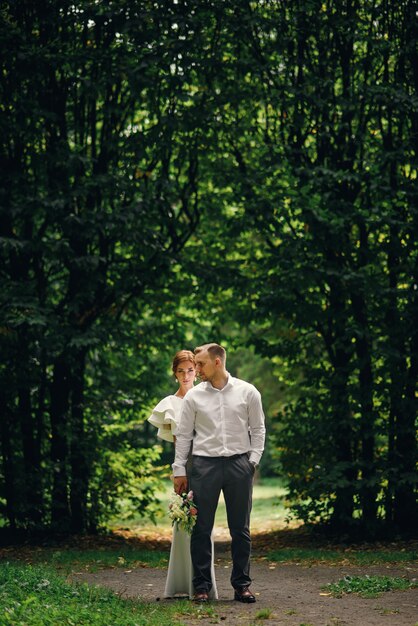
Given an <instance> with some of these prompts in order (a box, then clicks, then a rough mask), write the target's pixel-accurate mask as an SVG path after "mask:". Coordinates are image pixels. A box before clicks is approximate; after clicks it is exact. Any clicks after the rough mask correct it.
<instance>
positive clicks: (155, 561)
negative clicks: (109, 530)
mask: <svg viewBox="0 0 418 626" xmlns="http://www.w3.org/2000/svg"><path fill="white" fill-rule="evenodd" d="M168 556H169V555H168V553H167V552H162V551H160V550H138V549H135V548H129V547H121V548H118V549H117V550H115V549H113V548H103V549H95V550H89V549H84V550H74V549H70V548H68V549H67V548H66V549H65V550H51V549H46V548H44V549H41V550H37V551H34V552H33V555H32V558H31V562H32V563H42V564H49V565H52V566H53V567H54V568H57V569H61V570H64V571H65V572H70V571H71V570H79V569H84V570H88V571H90V572H94V571H97V570H99V569H105V568H110V567H123V568H134V567H166V566H167V563H168Z"/></svg>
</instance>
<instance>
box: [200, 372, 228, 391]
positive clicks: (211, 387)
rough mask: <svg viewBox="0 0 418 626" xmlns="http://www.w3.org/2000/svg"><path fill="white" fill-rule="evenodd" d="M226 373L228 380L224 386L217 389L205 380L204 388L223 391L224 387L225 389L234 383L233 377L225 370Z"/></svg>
mask: <svg viewBox="0 0 418 626" xmlns="http://www.w3.org/2000/svg"><path fill="white" fill-rule="evenodd" d="M227 374H228V380H227V381H226V383H225V386H224V387H222V389H217V388H216V387H214V386H213V385H212V383H210V382H209V381H206V382H205V385H206V389H209V390H212V389H213V391H223V390H224V389H227V388H228V387H232V386H233V385H234V380H235V378H234V377H233V376H231V374H230V373H229V372H227Z"/></svg>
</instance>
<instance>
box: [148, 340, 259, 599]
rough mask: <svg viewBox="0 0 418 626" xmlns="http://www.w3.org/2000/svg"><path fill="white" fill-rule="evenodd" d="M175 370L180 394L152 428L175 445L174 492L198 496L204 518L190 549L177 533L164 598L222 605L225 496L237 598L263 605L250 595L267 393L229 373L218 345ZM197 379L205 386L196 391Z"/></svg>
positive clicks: (179, 358) (182, 360)
mask: <svg viewBox="0 0 418 626" xmlns="http://www.w3.org/2000/svg"><path fill="white" fill-rule="evenodd" d="M172 369H173V372H174V375H175V376H176V379H177V381H178V383H179V389H178V391H177V393H176V394H175V395H172V396H168V397H167V398H164V399H163V400H162V401H161V402H160V403H159V404H158V405H157V406H156V407H155V409H154V411H153V413H152V415H151V416H150V417H149V421H150V422H151V423H152V424H153V425H155V426H157V427H158V429H159V430H158V436H159V437H160V438H162V439H165V440H167V441H174V443H175V459H174V463H173V474H174V490H175V492H176V493H178V494H182V493H184V492H187V491H188V490H189V489H190V490H192V491H193V500H194V502H195V503H196V506H197V509H198V515H197V521H196V524H195V527H194V528H193V532H192V535H191V538H190V543H189V542H188V539H189V538H188V536H187V537H185V534H186V533H185V531H181V530H177V529H176V528H175V529H174V533H173V542H172V547H171V553H170V563H169V568H168V575H167V583H166V588H165V593H164V596H165V597H173V596H174V595H175V594H177V593H185V594H187V595H189V597H193V599H194V600H195V601H197V602H206V601H207V600H208V599H212V598H217V591H216V581H215V577H214V567H213V562H214V554H213V539H212V531H213V525H214V521H215V513H216V508H217V505H218V500H219V496H220V493H221V491H223V494H224V499H225V506H226V512H227V518H228V526H229V532H230V534H231V553H232V563H233V566H232V572H231V584H232V587H233V588H234V599H235V600H238V601H240V602H245V603H251V602H255V597H254V595H253V593H252V592H251V590H250V588H249V587H250V584H251V578H250V553H251V537H250V513H251V506H252V491H253V478H254V472H255V469H256V467H257V465H258V463H259V461H260V458H261V455H262V453H263V450H264V439H265V426H264V414H263V409H262V404H261V396H260V393H259V392H258V391H257V389H256V388H255V387H254V386H253V385H251V384H249V383H247V382H245V381H243V380H240V379H238V378H234V377H233V376H231V375H230V374H229V373H228V371H227V370H226V353H225V350H224V348H222V346H220V345H218V344H216V343H209V344H205V345H203V346H200V347H199V348H196V349H195V351H194V354H193V352H190V351H189V350H181V351H180V352H178V353H177V354H176V355H175V357H174V360H173V366H172ZM196 375H197V376H198V377H199V378H200V380H201V382H200V383H199V384H198V385H196V386H193V384H194V380H195V376H196ZM190 458H191V461H190ZM186 467H187V469H186ZM186 579H187V580H186Z"/></svg>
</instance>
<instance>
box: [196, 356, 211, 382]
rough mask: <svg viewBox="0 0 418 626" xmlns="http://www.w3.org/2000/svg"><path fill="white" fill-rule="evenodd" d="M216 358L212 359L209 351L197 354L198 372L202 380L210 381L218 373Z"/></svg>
mask: <svg viewBox="0 0 418 626" xmlns="http://www.w3.org/2000/svg"><path fill="white" fill-rule="evenodd" d="M215 361H216V359H214V360H212V359H211V358H210V354H209V352H207V351H204V352H199V353H198V354H197V355H196V373H197V375H198V377H199V378H200V380H201V381H203V382H206V381H208V382H210V381H211V380H212V378H213V377H214V375H215V373H216V363H215Z"/></svg>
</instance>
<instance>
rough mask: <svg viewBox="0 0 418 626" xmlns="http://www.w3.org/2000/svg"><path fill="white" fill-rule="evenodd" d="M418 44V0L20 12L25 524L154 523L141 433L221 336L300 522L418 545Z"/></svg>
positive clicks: (18, 194) (8, 246) (4, 202)
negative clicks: (401, 537) (410, 539)
mask: <svg viewBox="0 0 418 626" xmlns="http://www.w3.org/2000/svg"><path fill="white" fill-rule="evenodd" d="M417 39H418V35H417V31H416V20H415V13H414V8H413V5H412V4H411V3H410V2H406V1H401V2H398V3H387V2H383V1H382V0H378V1H377V2H376V3H374V4H373V5H370V3H369V2H366V1H363V0H362V1H360V2H357V3H354V4H353V3H349V4H347V5H344V7H342V6H339V5H330V4H328V5H327V4H324V3H323V2H319V1H316V0H315V1H312V0H303V1H302V2H300V3H293V4H292V3H289V4H288V5H286V6H282V4H280V3H268V2H263V3H242V2H230V3H227V4H225V3H224V2H219V1H218V0H210V2H208V3H200V2H191V3H190V2H187V3H186V2H184V1H183V0H179V2H176V3H172V4H170V5H169V6H168V5H167V3H164V2H154V3H145V4H144V3H143V2H139V1H133V2H129V3H126V2H122V3H116V4H115V5H114V4H112V5H110V6H106V7H104V6H103V5H102V4H101V3H93V4H89V3H82V4H81V5H80V6H79V7H76V8H75V7H73V6H72V5H66V6H62V3H59V2H57V1H56V0H49V1H48V2H47V4H45V2H41V1H40V0H37V1H35V2H32V3H31V5H30V7H29V6H26V5H21V4H19V3H8V4H7V3H6V4H5V5H4V6H3V7H2V21H1V24H0V45H1V47H2V49H3V50H4V51H5V52H7V54H6V53H5V54H4V55H3V56H2V72H1V76H0V94H1V105H0V107H1V113H2V115H1V120H2V121H1V122H0V127H1V131H2V132H1V141H0V160H1V164H2V174H3V176H2V181H3V184H2V187H1V189H0V218H1V219H0V224H1V226H0V278H1V281H2V290H1V294H0V315H1V317H0V349H1V355H2V360H1V363H0V411H1V413H2V417H3V420H2V424H1V431H0V436H1V454H2V460H3V462H2V464H1V470H0V472H1V474H0V506H1V509H0V514H1V515H2V516H3V517H4V518H6V519H7V520H8V523H9V525H10V526H12V527H20V528H21V527H23V528H32V527H45V526H49V527H51V528H55V529H60V530H72V531H76V532H81V531H84V530H86V529H87V528H90V529H94V528H96V527H97V525H98V524H100V523H103V522H104V521H105V518H106V516H108V515H110V514H111V513H112V512H115V511H116V509H117V506H118V504H117V503H118V502H123V498H127V500H126V502H127V505H126V511H127V515H130V512H131V510H133V509H134V508H137V509H138V511H139V512H141V511H144V512H145V511H146V510H149V511H151V512H152V504H151V492H152V490H153V489H154V488H155V487H156V486H157V483H154V482H152V481H150V474H149V473H147V474H146V475H143V476H140V475H139V474H138V473H137V472H136V471H135V468H134V465H135V462H136V460H135V459H136V458H137V455H139V456H138V458H139V457H140V458H141V462H142V463H144V465H145V467H147V468H148V469H147V472H148V471H149V462H153V463H155V462H157V463H158V461H156V457H155V454H154V451H150V453H149V456H147V454H146V453H145V452H141V451H144V450H145V449H147V448H151V447H152V444H153V443H154V440H153V435H151V434H150V431H149V428H148V427H147V425H146V424H144V426H142V427H140V426H139V425H140V424H142V422H143V421H144V419H145V418H146V416H147V411H148V410H149V409H150V407H151V406H152V404H153V403H154V402H155V401H156V400H158V399H159V398H160V397H161V396H163V395H165V393H167V392H169V391H170V390H171V389H172V387H171V386H170V383H169V380H170V374H169V361H170V358H171V355H172V354H173V353H174V352H175V351H176V350H177V349H178V348H179V347H182V348H184V347H191V348H192V347H193V346H195V345H197V344H199V343H203V342H205V341H208V340H218V341H220V342H222V343H224V344H225V345H226V347H227V348H228V354H229V355H230V357H229V363H231V369H232V370H233V371H235V372H237V373H238V375H241V376H243V377H245V378H248V379H249V380H251V382H255V383H256V384H257V386H259V387H260V389H261V391H262V392H263V397H264V398H265V403H266V412H267V424H268V432H269V437H268V444H267V451H266V455H265V458H264V460H263V467H262V470H263V471H265V472H266V473H268V474H269V475H273V474H275V473H280V474H281V475H282V476H284V477H285V478H286V480H287V483H288V487H289V497H288V502H289V505H290V507H291V510H292V514H294V515H295V516H297V517H298V518H299V519H301V520H303V521H305V522H308V523H322V524H327V525H328V526H329V527H330V528H332V529H333V531H334V532H336V533H338V535H339V536H345V535H346V533H352V532H357V533H360V534H362V535H367V536H368V537H375V536H377V535H378V534H379V533H381V532H386V533H391V534H396V533H398V532H401V533H409V534H413V533H415V532H416V528H417V527H418V509H417V502H416V490H417V475H416V463H417V435H416V417H417V388H418V360H417V354H418V333H417V330H416V319H417V314H418V290H417V288H416V286H417V284H418V255H417V250H416V245H415V242H416V239H417V236H418V217H417V216H418V214H417V210H416V207H417V200H418V196H417V187H416V178H417V157H416V155H417V146H416V126H417V121H416V115H417V114H416V111H417V99H416V93H417V89H418V85H417V73H416V69H415V68H416V67H417V64H418V58H417V52H416V50H417V46H416V43H417ZM109 425H112V428H111V429H109V428H108V426H109ZM124 455H126V458H127V463H126V468H125V467H123V461H122V460H123V458H124ZM170 455H171V451H168V450H167V449H166V448H164V462H167V463H168V462H169V458H168V457H169V456H170ZM107 481H108V482H109V490H108V493H107V486H106V483H107ZM125 486H126V493H123V489H124V487H125ZM142 489H144V496H143V497H141V496H140V495H139V491H140V490H142ZM129 502H130V504H129Z"/></svg>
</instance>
